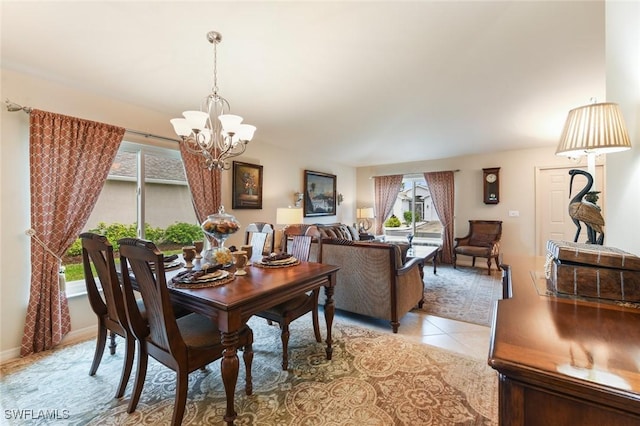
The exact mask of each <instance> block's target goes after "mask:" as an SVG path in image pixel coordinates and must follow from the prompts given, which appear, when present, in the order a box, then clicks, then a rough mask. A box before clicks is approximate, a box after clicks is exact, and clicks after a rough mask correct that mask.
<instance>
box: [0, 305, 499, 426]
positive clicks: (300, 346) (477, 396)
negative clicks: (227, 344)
mask: <svg viewBox="0 0 640 426" xmlns="http://www.w3.org/2000/svg"><path fill="white" fill-rule="evenodd" d="M321 322H322V321H321ZM249 325H250V326H251V328H252V329H253V330H254V333H255V343H254V352H255V356H254V363H253V369H252V371H253V389H254V392H253V395H251V396H246V395H245V394H244V381H245V375H244V366H243V363H242V361H241V368H240V376H239V378H238V386H237V389H236V411H237V412H238V418H237V419H236V422H235V424H237V425H318V426H322V425H332V426H334V425H357V424H362V425H364V424H366V425H380V426H383V425H384V426H388V425H478V426H479V425H496V424H497V417H498V414H497V382H498V380H497V375H496V373H495V371H494V370H492V369H491V368H490V367H488V366H487V364H486V362H482V361H477V360H473V359H471V358H466V357H463V356H461V355H457V354H454V353H450V352H446V351H443V350H441V349H438V348H434V347H430V346H426V345H419V344H415V343H410V342H408V341H407V340H405V339H404V338H402V337H399V336H394V335H393V334H391V333H384V334H382V333H378V332H374V331H371V330H367V329H364V328H359V327H355V326H351V325H344V324H341V323H339V322H337V323H335V324H334V352H333V360H332V361H327V360H326V359H325V351H324V346H323V344H320V343H316V342H315V339H314V338H313V331H312V327H311V319H310V316H309V315H307V316H306V317H304V318H303V319H301V320H298V321H295V322H294V323H293V324H292V327H291V328H292V330H291V342H290V349H291V357H290V359H289V371H282V370H281V368H280V363H281V352H280V351H281V346H280V332H279V329H278V328H277V326H269V325H267V324H266V321H264V320H262V319H259V318H255V319H251V320H250V322H249ZM323 335H325V333H324V330H323ZM120 343H121V344H120V345H119V347H118V349H117V351H116V355H114V356H111V355H109V354H108V350H107V351H106V352H105V355H104V357H103V360H102V363H101V365H100V368H99V369H98V372H97V374H96V375H95V376H94V377H90V376H89V375H88V371H89V367H90V364H91V359H92V357H93V350H94V344H95V342H94V341H93V340H90V341H86V342H83V343H79V344H76V345H72V346H67V347H64V348H61V349H58V350H55V351H53V352H49V353H46V354H37V355H34V356H32V357H29V358H27V359H21V360H17V361H14V362H11V363H7V364H5V365H3V366H2V367H0V372H1V373H2V378H1V381H0V393H1V396H0V401H1V405H2V409H3V418H4V419H5V420H4V422H5V423H3V424H11V425H14V424H15V425H18V424H19V425H23V424H29V425H42V424H68V425H139V424H148V425H166V424H170V422H171V415H172V413H173V403H174V390H175V374H174V373H173V372H172V371H170V370H169V369H167V368H165V367H163V366H162V365H160V364H158V363H156V362H155V361H153V360H151V359H150V363H149V370H148V373H147V379H146V382H145V387H144V389H143V391H142V396H141V399H140V403H139V404H138V408H137V410H136V411H135V412H134V413H132V414H127V412H126V408H127V404H128V398H129V395H130V394H131V387H132V384H133V378H132V379H131V380H130V383H129V387H128V388H127V390H126V392H125V397H124V398H122V399H114V398H113V395H114V394H115V391H116V389H115V387H116V385H117V382H118V379H119V376H120V370H121V365H122V349H123V346H122V342H121V341H120ZM134 371H135V368H134ZM224 411H225V396H224V388H223V385H222V381H221V378H220V367H219V363H217V362H216V363H214V364H211V365H210V366H209V367H208V370H207V371H206V372H202V371H195V372H193V373H191V375H190V377H189V395H188V399H187V406H186V412H185V416H184V420H183V424H184V425H210V424H222V423H223V422H222V415H223V413H224ZM18 417H22V420H19V419H17V418H18ZM53 418H57V419H58V420H52V419H53ZM25 419H26V420H25Z"/></svg>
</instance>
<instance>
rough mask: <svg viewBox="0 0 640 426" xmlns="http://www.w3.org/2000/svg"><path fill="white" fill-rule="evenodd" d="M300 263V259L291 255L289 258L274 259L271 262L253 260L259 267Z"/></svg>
mask: <svg viewBox="0 0 640 426" xmlns="http://www.w3.org/2000/svg"><path fill="white" fill-rule="evenodd" d="M299 264H300V261H299V260H298V259H296V258H295V257H290V258H288V259H282V260H272V261H269V262H263V261H262V260H260V261H258V262H253V265H254V266H257V267H259V268H288V267H289V266H296V265H299Z"/></svg>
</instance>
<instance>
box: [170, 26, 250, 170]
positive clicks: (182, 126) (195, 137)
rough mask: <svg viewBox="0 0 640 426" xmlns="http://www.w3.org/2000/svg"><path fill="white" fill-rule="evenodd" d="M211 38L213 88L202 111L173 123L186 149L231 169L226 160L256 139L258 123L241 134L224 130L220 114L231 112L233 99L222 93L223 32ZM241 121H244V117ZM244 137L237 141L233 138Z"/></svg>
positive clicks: (209, 35)
mask: <svg viewBox="0 0 640 426" xmlns="http://www.w3.org/2000/svg"><path fill="white" fill-rule="evenodd" d="M207 40H208V41H209V43H211V44H213V87H212V89H211V93H210V94H209V95H207V96H206V97H205V98H204V99H203V100H202V102H201V104H200V111H185V112H184V113H183V116H184V117H185V118H184V119H174V120H171V123H172V124H173V126H174V130H175V131H176V133H177V134H178V135H179V136H180V137H181V138H182V142H183V144H184V146H185V148H186V150H187V151H188V152H190V153H192V154H195V155H199V156H201V157H202V160H203V162H204V164H205V166H206V167H207V168H208V169H209V170H213V169H218V170H228V169H229V168H230V167H231V166H230V165H229V164H227V162H226V160H227V159H229V158H232V157H236V156H238V155H241V154H243V153H244V152H245V150H246V149H247V143H248V142H249V141H250V140H251V139H252V137H253V133H254V132H255V130H256V129H255V126H251V125H242V131H241V133H240V134H237V133H236V132H228V133H226V132H225V131H224V128H223V126H224V125H225V124H223V121H222V120H221V119H220V116H222V115H226V114H229V111H230V110H231V106H230V104H229V101H227V100H226V99H225V98H223V97H222V96H220V94H219V93H218V49H217V46H218V44H219V43H220V41H221V40H222V35H221V34H220V33H218V32H216V31H210V32H208V33H207ZM205 116H206V118H205ZM235 118H237V119H239V122H238V123H236V124H239V123H240V122H241V121H242V118H241V117H238V116H236V117H235ZM234 136H236V137H238V138H239V137H244V139H238V140H237V141H236V142H235V143H234V141H233V137H234Z"/></svg>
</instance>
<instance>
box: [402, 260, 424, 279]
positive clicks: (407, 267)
mask: <svg viewBox="0 0 640 426" xmlns="http://www.w3.org/2000/svg"><path fill="white" fill-rule="evenodd" d="M420 266H424V259H423V258H421V257H412V258H411V259H408V260H407V262H406V263H405V264H404V265H402V267H401V268H397V269H396V276H402V275H405V274H409V273H411V270H412V269H413V268H419V267H420Z"/></svg>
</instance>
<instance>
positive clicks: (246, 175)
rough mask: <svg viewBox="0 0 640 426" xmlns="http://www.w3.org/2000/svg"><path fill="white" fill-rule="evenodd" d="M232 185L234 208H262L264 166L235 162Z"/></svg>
mask: <svg viewBox="0 0 640 426" xmlns="http://www.w3.org/2000/svg"><path fill="white" fill-rule="evenodd" d="M232 185H233V191H232V194H233V200H232V206H231V207H232V208H234V209H261V208H262V166H259V165H257V164H249V163H241V162H239V161H234V162H233V183H232Z"/></svg>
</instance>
